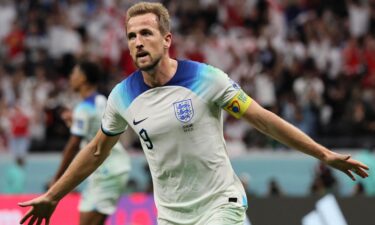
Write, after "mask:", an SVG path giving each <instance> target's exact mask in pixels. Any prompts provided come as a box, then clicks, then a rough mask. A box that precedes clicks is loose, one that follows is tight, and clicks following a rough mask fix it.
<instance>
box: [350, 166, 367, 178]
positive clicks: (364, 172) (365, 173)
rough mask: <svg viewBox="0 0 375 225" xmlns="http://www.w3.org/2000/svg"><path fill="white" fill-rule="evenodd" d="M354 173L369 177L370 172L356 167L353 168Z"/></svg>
mask: <svg viewBox="0 0 375 225" xmlns="http://www.w3.org/2000/svg"><path fill="white" fill-rule="evenodd" d="M352 171H353V172H354V173H356V174H357V175H358V176H360V177H362V178H366V177H368V173H367V172H366V171H364V170H363V169H362V168H360V167H359V168H354V169H353V170H352Z"/></svg>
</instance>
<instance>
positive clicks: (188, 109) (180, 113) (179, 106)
mask: <svg viewBox="0 0 375 225" xmlns="http://www.w3.org/2000/svg"><path fill="white" fill-rule="evenodd" d="M173 107H174V113H175V115H176V118H177V119H178V120H179V121H181V122H183V123H187V122H189V121H190V120H191V118H193V116H194V109H193V104H192V102H191V99H187V100H182V101H179V102H175V103H173Z"/></svg>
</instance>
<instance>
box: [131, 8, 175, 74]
mask: <svg viewBox="0 0 375 225" xmlns="http://www.w3.org/2000/svg"><path fill="white" fill-rule="evenodd" d="M127 37H128V45H129V50H130V55H131V57H132V59H133V61H134V63H135V65H136V66H137V68H139V69H140V70H144V71H148V70H152V69H153V68H154V67H155V66H156V65H157V64H158V63H159V61H160V59H161V58H162V57H163V55H164V54H165V53H166V52H167V51H168V48H169V46H170V42H171V35H170V34H169V33H168V34H166V35H162V34H161V33H160V30H159V24H158V20H157V16H156V15H155V14H153V13H147V14H144V15H139V16H135V17H132V18H130V19H129V21H128V24H127Z"/></svg>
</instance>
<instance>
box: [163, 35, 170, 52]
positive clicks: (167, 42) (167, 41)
mask: <svg viewBox="0 0 375 225" xmlns="http://www.w3.org/2000/svg"><path fill="white" fill-rule="evenodd" d="M171 44H172V34H171V33H167V34H166V35H164V41H163V47H164V48H165V49H168V48H170V47H171Z"/></svg>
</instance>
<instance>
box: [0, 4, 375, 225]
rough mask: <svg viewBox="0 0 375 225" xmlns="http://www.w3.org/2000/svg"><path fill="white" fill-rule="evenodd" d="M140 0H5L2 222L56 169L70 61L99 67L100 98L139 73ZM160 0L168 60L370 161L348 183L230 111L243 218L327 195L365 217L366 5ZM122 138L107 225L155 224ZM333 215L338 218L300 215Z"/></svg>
mask: <svg viewBox="0 0 375 225" xmlns="http://www.w3.org/2000/svg"><path fill="white" fill-rule="evenodd" d="M135 2H138V1H135V0H1V1H0V42H1V45H0V178H1V179H0V224H2V225H3V224H6V225H14V224H16V222H17V221H18V219H19V217H20V215H21V214H20V213H21V211H20V210H21V209H19V208H17V206H16V205H15V203H16V202H17V201H18V200H19V199H22V198H28V197H30V195H29V194H38V193H41V192H43V191H44V189H45V186H46V183H47V182H48V181H49V180H50V179H51V176H52V174H54V172H55V170H56V168H57V165H58V163H59V160H60V157H61V155H60V153H61V150H62V148H63V146H64V144H65V142H66V140H67V138H68V136H69V129H68V128H67V127H66V126H65V125H64V123H63V122H62V119H61V112H62V111H63V110H64V109H65V108H71V107H73V106H74V103H75V102H76V101H77V100H78V99H77V97H76V96H75V95H74V94H73V93H72V91H71V90H69V88H68V76H69V72H70V69H71V68H72V66H73V65H74V62H75V61H76V60H79V59H83V58H84V59H89V60H91V61H95V62H97V63H98V64H100V66H101V67H102V69H103V70H104V71H105V76H104V77H103V80H102V82H101V86H100V90H101V92H102V93H104V94H108V93H109V92H110V90H111V88H112V87H113V86H114V85H115V84H116V83H117V82H118V81H120V80H122V79H124V78H125V77H126V76H127V75H129V74H130V73H131V72H132V71H134V69H135V68H134V66H133V64H132V62H131V58H130V56H129V54H128V49H127V43H126V38H125V33H124V13H125V11H126V9H127V8H128V7H129V6H130V5H132V4H134V3H135ZM161 2H162V3H163V4H164V5H165V6H166V7H167V8H168V9H169V11H170V13H171V17H172V19H173V24H172V29H173V41H174V42H173V46H172V48H171V55H172V56H173V57H175V58H187V59H193V60H197V61H201V62H206V63H209V64H212V65H214V66H216V67H218V68H221V69H222V70H224V71H225V72H227V73H228V74H229V75H230V77H231V78H232V79H233V80H235V81H237V82H238V83H239V84H240V85H241V86H242V88H243V89H244V90H245V91H246V92H247V93H249V94H250V95H251V96H252V97H253V98H254V99H256V100H257V101H258V102H259V103H261V104H262V105H263V106H265V107H266V108H268V109H269V110H271V111H273V112H275V113H277V114H278V115H280V116H282V117H283V118H284V119H286V120H287V121H289V122H291V123H292V124H294V125H295V126H297V127H299V128H300V129H301V130H303V131H304V132H306V133H307V134H309V135H310V136H312V137H313V138H314V139H315V140H317V141H318V142H320V143H321V144H323V145H325V146H327V147H329V148H332V149H334V150H336V151H342V152H348V153H350V154H351V155H353V157H355V158H358V159H361V160H363V161H364V162H365V163H367V164H369V166H370V167H371V168H372V170H373V171H372V173H371V172H370V173H371V175H370V177H369V178H368V179H367V180H359V182H352V181H350V180H349V179H348V178H347V177H345V176H344V175H342V174H339V173H337V172H336V171H332V170H330V169H329V168H327V167H325V166H324V165H321V164H319V163H318V161H316V160H314V159H312V158H310V157H307V156H305V155H302V154H301V153H298V152H295V151H293V150H290V149H288V148H286V147H285V146H283V145H281V144H279V143H277V142H275V141H273V140H270V139H269V138H266V137H265V136H263V135H261V134H259V133H257V132H256V131H254V130H253V129H252V128H251V127H250V126H249V125H248V124H246V123H245V122H243V121H237V120H235V119H233V118H231V117H226V118H225V137H226V140H227V144H228V153H229V154H230V156H231V159H232V162H233V167H234V169H235V170H236V172H237V174H238V175H239V176H240V177H241V179H242V180H243V182H244V184H245V185H246V188H247V191H248V193H249V210H248V214H249V217H250V219H251V221H252V223H253V224H255V225H273V224H283V225H297V224H298V225H301V224H302V220H303V219H302V218H303V217H304V216H305V215H307V214H308V213H310V212H311V211H314V210H315V209H316V207H317V206H316V205H315V204H316V202H317V201H318V199H320V198H322V197H323V196H325V195H326V194H330V193H331V194H334V196H335V197H336V199H337V201H338V203H339V208H340V209H341V211H342V213H343V217H344V218H345V219H346V221H347V224H350V225H374V224H375V217H374V212H375V176H374V171H375V165H374V164H375V156H374V151H372V150H373V149H374V147H375V138H374V137H375V136H374V135H375V1H374V0H347V1H334V0H268V1H266V0H189V1H187V0H186V1H182V0H164V1H161ZM122 142H123V144H124V145H125V146H126V148H127V149H128V150H129V152H130V153H131V155H132V164H133V170H132V172H131V181H130V183H129V187H128V188H127V191H126V195H124V204H123V205H121V206H120V208H119V211H118V212H117V214H116V215H115V216H114V217H113V218H111V220H109V221H108V224H110V225H125V224H133V225H134V224H139V225H148V224H155V222H154V218H155V209H154V208H153V207H152V206H150V204H149V202H148V203H147V204H146V203H145V204H146V205H142V204H141V205H132V204H133V203H134V204H136V202H138V203H139V202H142V201H143V202H147V201H148V200H147V199H148V198H147V196H152V193H151V192H152V188H151V187H150V177H149V174H148V168H147V166H145V165H146V164H145V159H144V157H143V154H142V150H140V147H139V146H140V145H139V141H138V140H137V138H136V136H135V135H134V134H133V133H132V132H131V131H129V132H126V134H124V135H123V137H122ZM13 146H18V147H20V148H22V146H23V147H25V148H26V149H27V154H26V156H25V157H24V159H23V160H18V161H17V160H15V157H14V155H13V151H12V148H14V147H13ZM18 147H17V148H18ZM78 192H79V189H78ZM134 193H138V194H134ZM142 193H143V194H142ZM25 194H26V195H25ZM171 194H173V193H171ZM74 196H75V195H74V194H72V195H71V196H69V198H71V199H73V200H72V202H69V201H70V200H69V201H68V202H67V204H66V207H60V208H61V209H59V210H60V211H61V212H62V214H63V215H64V212H68V211H64V210H69V209H70V210H71V211H69V213H70V212H72V214H70V215H71V216H70V217H71V218H72V220H73V221H74V222H72V223H70V224H71V225H74V224H75V222H76V221H77V220H75V218H76V217H75V216H76V215H75V214H74V212H75V211H74V210H75V208H74V207H75V204H76V203H77V199H76V198H75V197H74ZM140 199H143V200H142V201H141V200H140ZM72 206H74V207H72ZM122 206H123V207H122ZM132 206H134V207H133V208H132ZM142 207H144V208H142ZM72 209H73V211H72ZM73 214H74V215H73ZM130 214H131V215H130ZM65 215H66V214H65ZM57 217H58V216H56V218H57ZM139 218H149V219H139ZM57 220H58V219H55V221H54V220H52V221H53V223H52V224H55V223H56V224H58V221H57ZM15 221H16V222H15ZM61 222H62V221H60V223H61ZM331 222H332V221H331ZM335 222H336V223H335ZM64 224H67V223H64ZM331 224H335V225H341V223H340V224H339V222H337V221H333V223H330V222H329V221H328V222H327V221H325V222H324V221H323V220H322V221H321V222H316V223H315V224H314V223H312V224H311V223H310V224H309V225H331ZM304 225H307V223H305V224H304Z"/></svg>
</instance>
